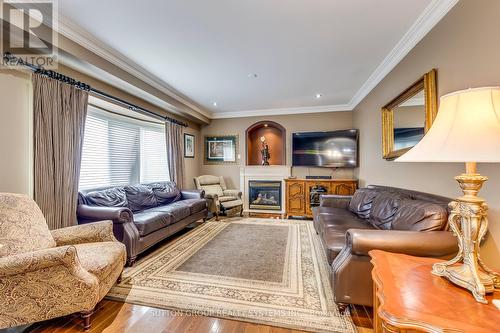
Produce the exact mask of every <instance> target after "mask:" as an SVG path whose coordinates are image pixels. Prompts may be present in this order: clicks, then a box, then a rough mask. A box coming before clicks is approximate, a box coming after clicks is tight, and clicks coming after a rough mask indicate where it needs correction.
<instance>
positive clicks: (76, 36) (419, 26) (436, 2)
mask: <svg viewBox="0 0 500 333" xmlns="http://www.w3.org/2000/svg"><path fill="white" fill-rule="evenodd" d="M458 2H459V0H432V1H431V3H430V4H429V5H428V6H427V7H426V8H425V10H424V11H423V12H422V14H421V15H420V16H419V17H418V19H417V20H416V21H415V22H414V24H413V25H412V26H411V27H410V29H409V30H408V31H407V32H406V33H405V35H404V36H403V37H402V38H401V39H400V40H399V42H398V43H397V44H396V46H395V47H394V48H393V49H392V50H391V51H390V52H389V54H388V55H387V56H386V57H385V58H384V60H383V61H382V62H381V63H380V65H379V66H378V67H377V68H376V69H375V71H374V72H373V73H372V74H371V75H370V76H369V78H368V79H367V80H366V81H365V83H364V84H363V85H362V86H361V87H360V89H359V90H358V91H357V92H356V93H355V94H354V96H353V97H352V98H351V100H350V101H349V102H348V103H347V104H338V105H325V106H311V107H291V108H275V109H261V110H241V111H227V112H223V111H221V112H210V111H209V110H206V109H203V108H201V107H200V106H198V105H196V104H195V102H193V101H190V100H189V99H188V98H187V97H184V96H182V95H181V94H180V93H178V92H176V91H175V88H173V87H170V86H169V85H168V84H167V83H166V82H164V81H162V80H161V79H159V78H158V77H157V76H155V75H154V74H152V73H151V72H149V71H147V70H145V69H144V68H142V67H141V66H139V65H138V64H137V63H135V62H134V61H132V60H131V59H129V58H128V57H126V56H125V55H123V54H122V53H120V52H118V51H117V50H115V49H113V48H111V47H109V46H107V45H105V44H104V43H103V42H102V41H100V40H99V39H97V38H96V37H95V36H93V35H91V34H89V33H88V32H86V31H85V30H84V29H82V28H80V27H78V26H77V25H75V24H74V23H72V22H70V21H69V20H68V19H66V18H65V17H62V16H61V15H59V19H58V21H59V22H58V26H59V27H58V31H59V33H61V34H62V35H63V36H65V37H67V38H69V39H71V40H72V41H74V42H76V43H77V44H79V45H81V46H82V47H84V48H86V49H88V50H89V51H91V52H93V53H95V54H96V55H98V56H100V57H102V58H103V59H105V60H106V61H109V62H110V63H112V64H113V65H115V66H117V67H119V68H121V69H122V70H124V71H126V72H128V73H130V74H131V75H133V76H134V77H136V78H138V79H139V80H141V81H143V82H145V83H147V84H149V85H150V86H152V87H154V88H156V89H158V90H159V91H161V92H162V93H165V94H166V95H168V96H170V97H172V98H174V99H175V100H177V101H179V102H180V103H182V104H184V105H185V106H187V107H188V108H189V109H190V110H189V111H191V110H192V114H191V116H194V117H198V118H204V117H206V118H209V119H220V118H238V117H254V116H268V115H286V114H307V113H318V112H335V111H352V110H354V108H355V107H356V106H357V105H358V104H359V103H360V102H361V101H362V100H363V99H364V98H365V97H366V96H367V95H368V94H369V93H370V92H371V91H372V90H373V89H374V88H375V87H376V86H377V84H379V83H380V81H382V80H383V79H384V78H385V77H386V76H387V74H389V72H390V71H391V70H393V69H394V67H396V65H397V64H399V63H400V62H401V60H403V58H404V57H405V56H406V55H407V54H408V53H409V52H410V51H411V50H412V49H413V48H414V47H415V46H416V45H417V44H418V42H420V41H421V40H422V38H424V37H425V35H427V33H428V32H429V31H431V30H432V28H433V27H434V26H435V25H436V24H437V23H438V22H439V21H440V20H441V19H442V18H443V17H444V16H445V15H446V14H447V13H448V12H449V11H450V10H451V9H452V8H453V7H454V6H455V5H456V4H457V3H458ZM155 103H156V104H158V101H157V100H156V101H155ZM163 106H165V105H163ZM172 107H173V106H172V105H170V107H169V108H170V109H171V110H172V109H173V108H172ZM172 111H174V112H175V111H177V112H186V111H185V110H179V109H177V110H172ZM200 116H201V117H200Z"/></svg>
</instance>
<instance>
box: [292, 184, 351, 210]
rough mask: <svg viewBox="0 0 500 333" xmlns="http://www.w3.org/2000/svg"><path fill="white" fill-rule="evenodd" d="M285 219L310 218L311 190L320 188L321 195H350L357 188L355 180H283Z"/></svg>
mask: <svg viewBox="0 0 500 333" xmlns="http://www.w3.org/2000/svg"><path fill="white" fill-rule="evenodd" d="M285 184H286V186H285V192H286V193H285V205H286V218H288V217H289V216H306V217H312V210H311V209H312V207H313V205H311V201H310V197H311V190H312V189H313V188H315V187H322V188H324V189H325V190H326V192H325V193H322V194H338V195H352V194H354V192H355V191H356V188H357V187H358V181H357V180H356V179H299V178H293V179H292V178H288V179H285Z"/></svg>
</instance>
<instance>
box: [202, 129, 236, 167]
mask: <svg viewBox="0 0 500 333" xmlns="http://www.w3.org/2000/svg"><path fill="white" fill-rule="evenodd" d="M238 142H239V141H238V135H217V136H205V145H204V146H205V149H204V150H205V154H204V155H205V158H204V161H205V164H236V163H237V154H238Z"/></svg>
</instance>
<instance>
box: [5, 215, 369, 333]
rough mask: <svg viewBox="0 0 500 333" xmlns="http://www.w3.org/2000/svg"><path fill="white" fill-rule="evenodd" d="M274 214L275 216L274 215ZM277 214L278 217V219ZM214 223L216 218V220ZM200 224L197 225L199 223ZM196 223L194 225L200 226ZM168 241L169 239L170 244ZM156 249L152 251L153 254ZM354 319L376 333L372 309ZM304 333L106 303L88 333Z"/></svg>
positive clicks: (38, 328)
mask: <svg viewBox="0 0 500 333" xmlns="http://www.w3.org/2000/svg"><path fill="white" fill-rule="evenodd" d="M273 215H274V216H273ZM276 215H277V216H276ZM276 215H275V214H269V215H268V214H258V216H252V217H265V218H269V217H275V218H279V215H278V214H276ZM214 220H215V219H214ZM197 224H198V223H197ZM197 224H195V225H197ZM189 230H190V229H189V228H188V229H184V230H182V231H181V232H179V233H177V234H176V235H173V236H172V237H170V238H169V240H173V239H176V238H177V237H180V236H181V235H183V234H184V233H186V232H188V231H189ZM169 240H166V241H167V242H168V241H169ZM155 248H156V247H154V248H153V249H151V251H154V249H155ZM349 310H350V313H351V317H352V319H353V322H354V324H355V325H356V327H357V329H358V332H361V333H371V332H373V321H372V317H373V314H372V309H371V308H366V307H363V306H351V307H350V309H349ZM73 332H74V333H77V332H84V331H83V325H82V320H81V319H80V317H79V316H78V315H71V316H66V317H61V318H57V319H53V320H49V321H45V322H41V323H36V324H33V325H31V326H27V327H26V326H24V327H15V328H11V329H8V330H0V333H73ZM100 332H103V333H114V332H129V333H136V332H137V333H160V332H161V333H187V332H189V333H301V332H303V331H297V330H291V329H285V328H280V327H273V326H268V325H260V324H252V323H247V322H242V321H237V320H229V319H222V318H213V317H203V316H189V315H177V314H175V313H173V312H170V311H168V310H161V309H156V308H152V307H148V306H141V305H134V304H129V303H123V302H117V301H111V300H106V299H105V300H103V301H101V302H100V303H99V304H98V305H97V308H96V310H95V313H94V315H93V316H92V327H91V329H90V330H89V331H87V333H100Z"/></svg>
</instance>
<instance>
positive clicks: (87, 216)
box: [76, 205, 134, 223]
mask: <svg viewBox="0 0 500 333" xmlns="http://www.w3.org/2000/svg"><path fill="white" fill-rule="evenodd" d="M76 214H77V216H78V220H83V221H84V222H85V223H88V222H98V221H104V220H111V221H113V223H127V222H133V220H134V215H133V213H132V211H131V210H130V209H128V208H127V207H99V206H89V205H78V207H77V209H76Z"/></svg>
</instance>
